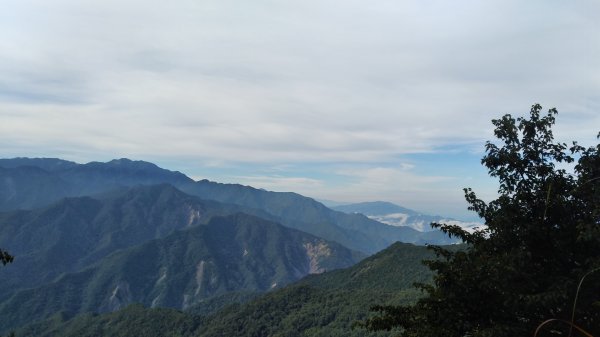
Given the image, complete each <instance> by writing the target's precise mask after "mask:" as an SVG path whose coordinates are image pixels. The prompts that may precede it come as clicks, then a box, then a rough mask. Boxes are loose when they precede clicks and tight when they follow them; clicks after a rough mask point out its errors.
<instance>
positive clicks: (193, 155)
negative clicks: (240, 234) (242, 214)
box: [0, 0, 600, 219]
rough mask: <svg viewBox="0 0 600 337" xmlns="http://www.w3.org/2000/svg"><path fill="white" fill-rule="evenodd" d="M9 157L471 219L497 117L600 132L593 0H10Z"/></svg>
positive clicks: (6, 64) (2, 124) (491, 188)
mask: <svg viewBox="0 0 600 337" xmlns="http://www.w3.org/2000/svg"><path fill="white" fill-rule="evenodd" d="M1 8H2V9H1V10H0V73H1V74H2V76H0V155H1V156H2V157H15V156H35V157H60V158H64V159H69V160H74V161H77V162H88V161H93V160H96V161H106V160H110V159H112V158H120V157H128V158H132V159H142V160H148V161H152V162H155V163H157V164H159V165H161V166H163V167H165V168H169V169H174V170H180V171H182V172H184V173H186V174H188V175H190V176H192V177H194V178H197V179H202V178H207V179H210V180H215V181H219V182H236V183H242V184H247V185H252V186H255V187H260V188H265V189H269V190H275V191H295V192H299V193H301V194H304V195H307V196H311V197H315V198H321V199H330V200H337V201H347V202H354V201H368V200H387V201H392V202H395V203H398V204H401V205H403V206H406V207H410V208H414V209H417V210H420V211H423V212H427V213H432V214H441V215H447V216H453V217H457V218H462V219H466V218H469V215H470V213H468V212H467V210H466V207H467V205H466V203H465V202H464V201H463V198H462V188H463V187H467V186H470V187H473V188H474V189H475V190H476V191H478V192H479V194H480V195H481V196H482V197H483V198H484V199H485V198H487V199H489V198H492V197H493V196H494V194H495V189H496V185H495V182H494V181H493V180H491V179H488V178H487V177H486V171H485V170H484V169H483V168H482V167H481V166H480V164H479V161H480V158H481V157H482V155H483V145H484V142H485V141H486V140H489V139H491V138H492V127H491V124H490V120H491V119H492V118H498V117H500V116H501V115H503V114H505V113H511V114H513V115H515V116H520V115H526V114H527V112H528V111H529V107H530V106H531V105H532V104H533V103H536V102H539V103H541V104H542V105H543V106H544V107H545V108H550V107H557V108H558V109H559V112H560V113H559V116H558V124H557V127H556V131H555V135H556V137H557V138H558V139H560V140H564V141H569V140H574V139H577V140H580V141H581V142H582V143H584V144H586V143H589V144H591V143H592V142H594V140H595V135H596V134H597V133H598V131H600V34H599V33H600V2H598V1H594V0H573V1H557V0H532V1H516V0H514V1H513V0H490V1H467V0H457V1H441V0H438V1H436V0H426V1H423V0H419V1H417V0H407V1H397V0H394V1H391V0H379V1H356V0H344V1H342V0H302V1H300V0H287V1H275V0H255V1H241V0H172V1H152V0H145V1H138V0H119V1H116V0H102V1H100V0H82V1H71V0H69V1H67V0H53V1H47V0H37V1H35V0H3V1H2V6H1Z"/></svg>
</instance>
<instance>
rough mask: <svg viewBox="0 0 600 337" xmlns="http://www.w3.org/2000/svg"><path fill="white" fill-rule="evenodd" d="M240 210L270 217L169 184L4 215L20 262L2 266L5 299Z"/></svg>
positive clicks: (4, 243)
mask: <svg viewBox="0 0 600 337" xmlns="http://www.w3.org/2000/svg"><path fill="white" fill-rule="evenodd" d="M240 211H246V212H249V213H251V214H255V215H258V216H262V217H265V218H268V217H269V215H268V214H264V212H260V211H257V210H248V209H243V208H241V207H239V206H235V205H225V204H222V203H218V202H215V201H210V200H201V199H199V198H197V197H193V196H190V195H187V194H185V193H183V192H181V191H179V190H178V189H176V188H174V187H172V186H170V185H167V184H162V185H153V186H137V187H132V188H128V189H124V190H119V191H114V192H112V193H107V194H105V195H103V196H100V197H96V198H92V197H76V198H65V199H62V200H61V201H58V202H56V203H54V204H52V205H50V206H47V207H45V208H41V209H36V210H32V211H24V210H21V211H13V212H4V213H0V247H2V248H4V249H7V250H8V251H10V252H11V254H13V255H15V262H14V263H12V264H9V265H7V266H5V267H3V268H2V271H1V272H2V277H0V287H2V289H5V291H3V292H2V294H1V295H0V299H2V298H4V297H5V296H8V295H9V294H10V293H11V292H12V291H15V290H17V289H22V288H26V287H36V286H39V285H41V284H44V283H47V282H50V281H52V280H54V279H55V278H56V277H57V276H59V275H61V274H62V273H67V272H73V271H77V270H80V269H82V268H85V267H87V266H89V265H91V264H93V263H95V262H97V261H99V260H100V259H102V258H103V257H105V256H107V255H109V254H111V253H113V252H115V251H117V250H119V249H124V248H128V247H132V246H135V245H139V244H141V243H144V242H146V241H149V240H153V239H157V238H162V237H165V236H166V235H168V234H170V233H172V232H173V231H176V230H182V229H186V228H190V227H192V226H197V225H201V224H205V223H207V222H208V221H209V220H210V219H211V218H213V217H214V216H219V215H228V214H234V213H237V212H240Z"/></svg>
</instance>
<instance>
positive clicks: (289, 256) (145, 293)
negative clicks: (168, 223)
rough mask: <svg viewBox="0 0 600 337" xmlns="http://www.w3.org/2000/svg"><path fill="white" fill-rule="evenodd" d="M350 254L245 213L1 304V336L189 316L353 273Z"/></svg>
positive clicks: (140, 247)
mask: <svg viewBox="0 0 600 337" xmlns="http://www.w3.org/2000/svg"><path fill="white" fill-rule="evenodd" d="M359 258H360V256H359V255H357V254H355V253H353V252H352V251H350V250H348V249H346V248H345V247H343V246H341V245H339V244H336V243H331V242H327V241H325V240H323V239H320V238H317V237H314V236H312V235H309V234H306V233H303V232H300V231H296V230H293V229H289V228H285V227H283V226H280V225H278V224H276V223H272V222H268V221H266V220H263V219H261V218H257V217H254V216H250V215H246V214H242V213H239V214H236V215H231V216H227V217H215V218H212V219H211V220H210V221H209V222H208V223H207V224H206V225H203V226H195V227H192V228H190V229H187V230H183V231H176V232H174V233H173V234H171V235H168V236H167V237H165V238H161V239H157V240H153V241H149V242H147V243H144V244H141V245H138V246H135V247H131V248H129V249H125V250H122V251H118V252H117V253H115V254H112V255H110V256H108V257H106V258H103V259H102V260H100V261H98V263H96V264H95V265H93V266H92V267H89V268H86V269H84V270H82V271H80V272H76V273H69V274H64V275H63V276H61V277H60V278H58V279H57V280H56V281H54V282H51V283H48V284H46V285H43V286H40V287H38V288H34V289H27V290H22V291H19V292H17V293H16V294H15V295H13V296H12V297H11V298H9V299H8V300H6V301H4V302H2V303H1V304H0V315H1V316H2V317H4V318H6V319H5V320H3V322H2V323H0V324H1V328H2V329H8V328H14V327H17V326H19V325H22V324H24V323H27V322H31V321H35V320H38V319H43V318H46V317H49V316H51V315H52V314H54V313H56V312H59V311H64V312H67V313H70V314H76V313H80V312H89V311H93V312H106V311H114V310H117V309H120V308H123V307H124V306H126V305H128V304H130V303H142V304H144V305H145V306H148V307H171V308H177V309H180V310H181V309H186V308H189V307H190V306H191V305H193V304H196V303H199V302H200V301H203V300H206V299H210V298H211V297H213V296H216V295H221V294H225V293H228V292H232V291H240V290H244V291H258V292H262V291H266V290H270V289H274V288H278V287H281V286H283V285H286V284H289V283H291V282H293V281H296V280H298V279H300V278H301V277H303V276H306V275H308V274H311V273H321V272H324V271H327V270H333V269H336V268H342V267H347V266H350V265H352V264H354V263H356V262H357V260H358V259H359Z"/></svg>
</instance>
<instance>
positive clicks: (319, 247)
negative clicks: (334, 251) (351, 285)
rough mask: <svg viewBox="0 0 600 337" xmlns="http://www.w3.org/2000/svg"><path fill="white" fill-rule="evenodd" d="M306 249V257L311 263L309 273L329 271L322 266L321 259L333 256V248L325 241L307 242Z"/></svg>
mask: <svg viewBox="0 0 600 337" xmlns="http://www.w3.org/2000/svg"><path fill="white" fill-rule="evenodd" d="M303 246H304V249H306V257H307V258H308V263H309V269H308V273H309V274H321V273H323V272H325V271H327V270H326V269H325V268H323V267H322V266H321V261H322V259H324V258H327V257H329V256H331V248H330V247H329V245H327V243H325V242H323V241H317V242H307V243H305V244H304V245H303Z"/></svg>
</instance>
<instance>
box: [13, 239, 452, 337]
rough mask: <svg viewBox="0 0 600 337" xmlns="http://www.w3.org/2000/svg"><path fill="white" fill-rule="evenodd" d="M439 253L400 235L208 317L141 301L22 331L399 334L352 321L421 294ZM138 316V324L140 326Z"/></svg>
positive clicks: (210, 336) (209, 336)
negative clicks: (339, 265) (352, 260)
mask: <svg viewBox="0 0 600 337" xmlns="http://www.w3.org/2000/svg"><path fill="white" fill-rule="evenodd" d="M457 248H459V247H457ZM431 258H434V255H433V253H432V252H431V251H430V250H428V249H426V248H425V247H422V246H413V245H410V244H401V243H396V244H393V245H392V246H390V247H389V248H387V249H385V250H384V251H381V252H379V253H377V254H375V255H373V256H371V257H369V258H366V259H364V260H362V261H361V262H359V263H358V264H356V265H354V266H352V267H349V268H346V269H338V270H334V271H331V272H327V273H322V274H317V275H310V276H308V277H306V278H304V279H302V280H300V281H299V282H296V283H294V284H292V285H290V286H287V287H284V288H282V289H279V290H275V291H271V292H268V293H266V294H264V295H262V296H260V297H258V298H256V299H254V300H251V301H249V302H247V303H244V304H234V305H231V306H229V307H227V308H224V309H222V310H220V311H219V312H216V313H214V314H213V315H211V316H208V317H201V316H199V315H197V314H196V313H195V310H194V307H191V308H190V309H189V310H187V311H185V312H179V311H173V310H168V309H158V308H144V307H142V306H140V305H133V306H128V307H126V308H124V309H122V310H119V311H116V312H112V313H106V314H83V315H79V316H76V317H74V318H71V317H70V316H68V315H66V314H60V313H59V314H55V315H54V316H52V317H51V318H49V319H47V320H45V321H43V322H40V323H35V324H31V325H29V326H28V327H26V328H23V329H21V330H19V331H17V336H19V337H20V336H34V335H35V336H56V337H67V336H69V337H75V336H99V337H100V336H129V335H130V334H135V333H137V334H140V332H139V331H148V334H144V335H145V336H146V335H147V336H166V335H169V336H203V337H216V336H261V337H270V336H273V337H274V336H297V337H300V336H365V337H371V336H391V335H393V332H377V333H372V332H367V331H365V330H364V329H360V328H356V329H353V328H352V326H353V324H354V322H356V321H357V320H362V319H364V318H366V317H367V315H368V314H369V307H371V306H372V305H375V304H407V303H410V302H412V301H414V300H416V299H417V298H418V297H419V296H421V293H420V292H419V291H418V290H416V289H415V288H413V286H412V283H413V282H429V281H430V280H431V277H432V275H431V272H430V270H429V269H428V268H427V267H425V266H424V265H423V264H422V263H421V261H422V260H423V259H431ZM174 321H175V322H180V324H179V325H175V324H173V322H174ZM133 322H135V324H136V325H135V328H136V329H138V330H132V326H133V324H134V323H133ZM128 333H129V334H128Z"/></svg>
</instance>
